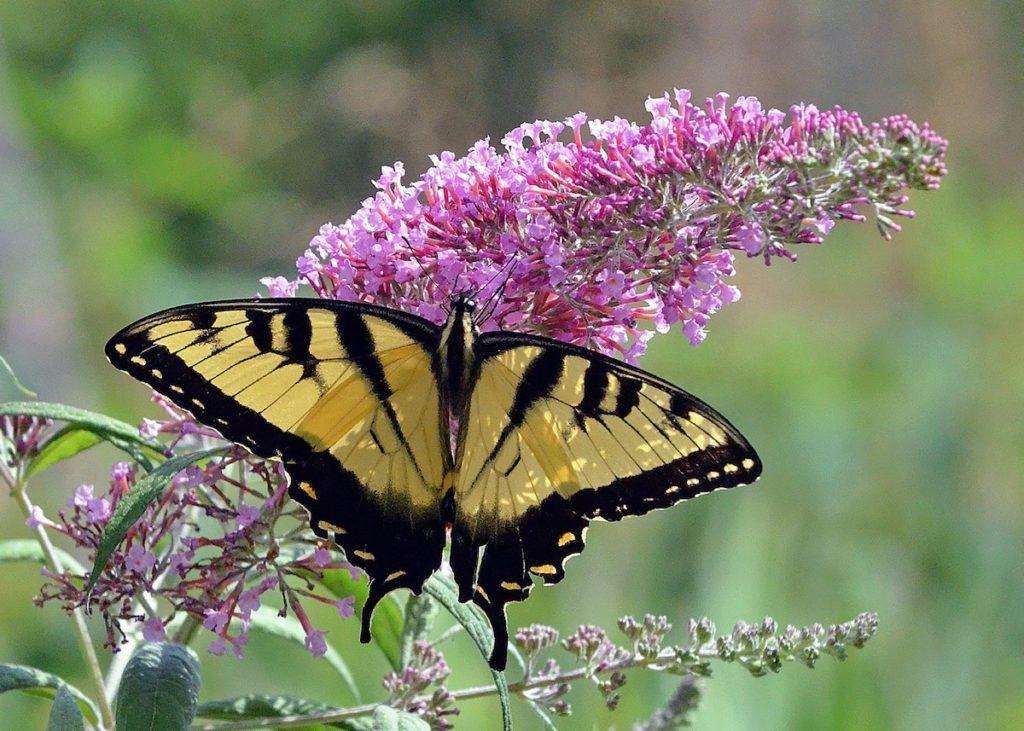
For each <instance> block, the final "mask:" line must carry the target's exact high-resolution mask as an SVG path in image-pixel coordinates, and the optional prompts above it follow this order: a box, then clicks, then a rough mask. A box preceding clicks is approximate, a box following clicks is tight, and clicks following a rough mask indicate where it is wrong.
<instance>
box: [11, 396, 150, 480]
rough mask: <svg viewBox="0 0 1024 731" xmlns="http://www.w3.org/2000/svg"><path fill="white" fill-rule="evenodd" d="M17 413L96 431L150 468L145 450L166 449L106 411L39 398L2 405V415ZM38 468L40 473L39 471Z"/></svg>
mask: <svg viewBox="0 0 1024 731" xmlns="http://www.w3.org/2000/svg"><path fill="white" fill-rule="evenodd" d="M17 415H21V416H38V417H40V418H44V419H53V420H54V421H64V422H67V423H68V424H69V425H70V426H74V427H77V428H79V429H83V430H85V431H88V432H92V433H93V434H96V435H97V436H99V437H100V438H102V439H104V440H106V441H108V442H110V443H111V444H113V445H114V446H115V447H117V448H118V449H120V450H122V451H124V452H127V453H128V454H129V455H131V457H132V458H133V459H135V461H137V462H138V463H139V464H141V465H142V466H143V467H144V468H145V469H146V470H150V469H152V467H153V461H152V460H151V459H150V458H149V457H148V456H147V454H146V452H145V450H147V449H149V450H153V451H155V452H157V453H161V452H162V451H163V445H162V444H160V443H159V442H157V441H154V440H152V439H146V438H145V437H143V436H142V435H141V434H139V430H138V429H137V428H136V427H134V426H132V425H131V424H127V423H125V422H123V421H120V420H119V419H114V418H113V417H110V416H106V415H105V414H98V413H96V412H95V411H87V410H85V409H78V408H75V407H74V406H66V405H64V404H52V403H46V402H39V401H9V402H7V403H3V404H0V416H17ZM35 471H37V472H38V470H35Z"/></svg>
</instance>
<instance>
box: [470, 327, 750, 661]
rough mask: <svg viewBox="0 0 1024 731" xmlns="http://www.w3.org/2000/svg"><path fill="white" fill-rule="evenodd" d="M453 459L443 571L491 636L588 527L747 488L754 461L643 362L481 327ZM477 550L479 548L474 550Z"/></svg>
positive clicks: (556, 573)
mask: <svg viewBox="0 0 1024 731" xmlns="http://www.w3.org/2000/svg"><path fill="white" fill-rule="evenodd" d="M476 360H477V368H476V371H475V375H474V380H473V389H472V392H471V395H470V399H469V405H468V407H467V409H466V412H467V413H466V414H465V415H464V417H463V418H462V420H461V422H462V426H461V428H460V433H459V444H458V445H457V451H456V460H455V464H456V470H457V478H456V480H455V484H456V488H455V490H456V494H455V501H456V516H457V517H456V522H455V525H454V528H453V531H452V550H451V563H452V568H453V571H454V573H455V579H456V582H457V583H458V585H459V592H460V599H462V600H463V601H466V600H469V599H472V600H473V601H474V602H475V603H476V604H478V605H479V606H480V607H481V608H482V609H483V610H484V612H485V613H486V614H487V616H488V619H489V620H490V622H491V625H492V626H493V627H494V632H495V646H494V650H493V653H492V656H491V665H492V666H493V667H504V664H505V653H506V652H507V642H508V630H507V627H506V619H505V605H506V604H507V603H508V602H511V601H521V600H523V599H525V598H526V597H527V595H528V594H529V592H530V589H531V585H532V581H531V575H533V576H538V577H540V578H541V579H543V580H544V582H545V583H548V584H553V583H556V582H558V581H560V580H561V579H562V578H563V576H564V575H565V573H564V563H565V561H566V559H567V558H568V557H570V556H573V555H575V554H578V553H580V552H581V551H582V550H583V547H584V538H585V531H586V528H587V524H588V522H589V521H591V520H594V519H601V520H619V519H621V518H623V517H625V516H628V515H642V514H644V513H647V512H649V511H651V510H656V509H658V508H667V507H669V506H671V505H674V504H676V503H678V502H680V501H682V500H687V499H689V498H692V497H695V496H697V495H700V494H701V493H705V492H709V491H711V490H715V489H719V488H725V487H734V486H737V485H743V484H747V483H750V482H753V481H754V480H755V479H757V477H758V475H760V473H761V462H760V460H759V459H758V457H757V454H756V453H755V452H754V450H753V448H752V447H751V446H750V444H749V443H748V442H747V440H746V439H745V438H744V437H743V436H742V435H741V434H740V433H739V432H738V431H737V430H736V429H735V427H733V426H732V425H731V424H730V423H729V422H728V421H727V420H726V419H725V417H723V416H722V415H721V414H719V413H718V412H717V411H715V410H714V409H712V408H711V407H710V406H708V405H707V404H705V403H704V402H703V401H701V400H699V399H697V398H696V397H694V396H691V395H690V394H688V393H686V392H684V391H682V390H680V389H678V388H676V387H675V386H673V385H672V384H670V383H668V382H666V381H664V380H662V379H659V378H657V377H655V376H653V375H651V374H649V373H646V372H644V371H642V370H640V369H638V368H633V367H631V366H628V365H625V364H623V363H620V362H619V361H616V360H613V359H611V358H609V357H606V356H604V355H601V354H599V353H595V352H593V351H590V350H587V349H585V348H581V347H578V346H574V345H570V344H566V343H561V342H558V341H555V340H550V339H548V338H542V337H535V336H527V335H521V334H511V333H500V332H499V333H486V334H483V335H481V336H480V339H479V341H478V342H477V345H476ZM481 548H482V552H481V551H480V549H481Z"/></svg>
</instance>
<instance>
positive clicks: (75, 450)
mask: <svg viewBox="0 0 1024 731" xmlns="http://www.w3.org/2000/svg"><path fill="white" fill-rule="evenodd" d="M102 441H103V437H101V436H100V435H99V434H96V433H95V432H91V431H86V430H85V429H80V428H78V427H77V426H71V425H68V426H66V427H64V428H63V429H61V430H60V431H59V432H57V433H56V434H54V435H53V436H52V437H50V439H48V440H47V441H46V444H44V445H43V448H42V449H40V450H39V454H37V455H36V456H35V459H33V460H32V462H31V464H29V466H28V470H26V472H25V476H26V477H31V476H32V475H34V474H36V473H37V472H42V471H43V470H45V469H46V468H47V467H49V466H50V465H54V464H57V463H58V462H60V461H62V460H65V459H68V458H69V457H74V456H75V455H76V454H79V453H81V452H84V451H85V450H87V449H88V448H89V447H93V446H95V445H97V444H99V443H100V442H102Z"/></svg>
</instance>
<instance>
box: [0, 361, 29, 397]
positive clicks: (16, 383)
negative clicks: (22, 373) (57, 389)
mask: <svg viewBox="0 0 1024 731" xmlns="http://www.w3.org/2000/svg"><path fill="white" fill-rule="evenodd" d="M0 367H3V370H5V371H7V375H8V376H10V377H11V381H13V382H14V387H15V388H16V389H18V390H19V391H21V392H22V393H23V394H25V395H26V396H28V397H29V398H35V397H36V395H37V394H36V392H35V391H30V390H29V389H27V388H25V387H24V386H23V385H21V381H19V380H18V377H17V376H16V375H14V369H13V368H11V364H10V363H8V362H7V360H6V359H5V358H4V357H3V356H2V355H0Z"/></svg>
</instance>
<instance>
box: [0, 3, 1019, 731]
mask: <svg viewBox="0 0 1024 731" xmlns="http://www.w3.org/2000/svg"><path fill="white" fill-rule="evenodd" d="M1022 16H1024V5H1021V4H1020V3H1019V2H1017V1H1016V0H988V1H986V0H981V1H979V2H975V3H961V2H959V1H958V0H936V1H934V2H927V1H923V0H906V1H903V2H895V3H886V2H868V3H854V4H850V3H842V2H830V1H829V0H770V1H769V2H759V3H745V2H738V1H737V0H715V1H714V2H711V1H709V0H698V1H696V2H687V3H665V2H654V1H653V0H647V1H643V2H634V3H622V2H615V1H608V2H592V3H587V2H565V3H558V4H555V3H542V2H536V1H534V0H521V1H520V2H515V3H503V2H486V1H480V2H465V3H444V2H436V1H435V2H401V1H399V0H378V1H377V2H373V3H362V2H323V1H314V0H308V1H306V2H302V3H282V2H266V1H262V0H261V1H255V0H254V1H250V2H234V1H229V2H218V3H204V2H173V3H150V2H144V1H143V0H124V1H122V2H119V3H98V2H85V1H81V0H74V1H66V2H59V1H57V0H5V2H3V3H2V4H0V43H2V48H0V354H2V355H3V356H4V357H5V358H7V359H8V360H9V361H10V362H11V363H12V365H13V366H14V368H15V369H16V371H17V373H18V374H19V375H20V377H21V379H22V380H23V381H25V382H26V385H28V386H29V387H30V388H33V389H35V390H36V391H38V392H39V395H40V397H41V398H42V399H45V400H49V401H64V402H67V403H70V404H74V405H77V406H81V407H86V408H91V409H96V410H101V411H108V412H110V413H113V414H115V415H116V416H119V417H121V418H123V419H126V420H128V421H131V422H137V421H139V420H140V419H141V418H142V416H144V415H148V416H153V415H155V410H154V407H153V406H152V405H151V404H150V403H148V401H147V395H148V394H147V392H146V389H145V388H143V387H142V386H140V385H139V384H136V383H134V382H132V381H130V379H128V378H127V377H126V376H123V375H121V374H119V373H117V372H115V371H114V370H113V369H112V368H110V367H109V365H108V364H107V363H106V362H105V360H104V358H103V355H102V346H103V343H104V342H105V341H106V339H107V337H108V336H109V335H110V333H112V332H113V331H114V330H115V329H117V328H118V327H120V326H122V325H124V324H125V323H126V322H128V321H130V320H132V319H134V318H136V317H138V316H141V315H143V314H147V313H149V312H152V311H154V310H156V309H158V308H161V307H164V306H169V305H172V304H179V303H183V302H187V301H192V300H199V299H214V298H224V297H231V296H247V295H251V294H253V293H255V292H256V291H258V289H259V287H258V284H257V282H258V279H259V277H262V276H267V275H276V274H286V275H289V276H290V275H291V274H292V272H293V262H294V260H295V259H296V257H297V256H299V255H300V254H301V253H302V251H303V250H304V248H305V245H306V243H307V242H308V240H309V239H310V237H311V236H313V235H314V234H315V233H316V230H317V228H318V226H319V225H320V224H321V223H323V222H325V221H341V220H343V219H345V218H346V217H348V216H349V215H350V214H351V213H352V212H353V211H354V210H355V209H356V207H357V205H358V202H359V201H360V200H361V199H362V198H364V197H366V196H367V195H370V194H371V192H372V188H371V185H370V183H369V181H370V180H371V179H372V178H374V177H376V175H377V174H378V172H379V169H380V166H381V165H385V164H391V163H392V162H393V161H395V160H403V161H404V162H405V163H406V165H407V169H408V171H409V173H410V177H415V176H416V175H418V174H419V173H420V172H422V171H423V170H424V169H425V167H426V166H427V165H428V160H427V156H428V155H429V154H430V153H436V152H440V151H442V150H452V151H455V152H456V153H461V152H463V151H464V150H465V149H466V148H468V147H469V146H470V145H472V143H473V142H474V141H475V140H477V139H479V138H481V137H484V136H487V135H489V136H490V137H491V138H492V139H495V140H497V139H500V137H501V135H502V134H503V133H504V132H505V131H507V130H508V129H510V128H511V127H514V126H516V125H518V124H519V123H520V122H523V121H532V120H534V119H538V118H542V119H561V118H563V117H565V116H567V115H569V114H572V113H574V112H576V111H577V110H581V109H582V110H585V111H587V112H588V113H589V114H590V115H591V116H592V117H602V118H609V117H611V116H613V115H616V114H618V115H621V116H624V117H627V118H631V119H635V120H638V121H641V122H642V121H644V120H645V119H646V118H647V115H646V113H645V112H644V109H643V103H644V99H645V98H646V97H647V96H648V95H659V94H661V93H662V92H663V91H665V90H670V89H672V88H673V87H677V86H679V87H688V88H691V89H692V90H693V91H694V94H695V96H697V97H698V98H702V97H704V96H708V95H711V94H714V93H715V92H718V91H719V90H725V91H728V92H730V93H731V94H732V95H733V96H734V97H735V96H738V95H756V96H758V97H760V98H761V100H762V102H763V103H764V104H765V106H766V107H767V106H776V107H779V108H782V109H786V108H788V106H789V105H790V104H792V103H795V102H799V101H807V102H812V103H815V104H817V105H819V106H822V107H828V106H831V105H833V104H841V105H843V106H845V107H847V108H850V109H854V110H857V111H859V112H860V113H861V114H862V116H863V117H864V118H865V119H868V120H871V119H877V118H879V117H881V116H883V115H887V114H891V113H896V112H907V113H909V114H910V115H911V116H912V117H913V118H914V119H915V120H917V121H924V120H927V121H929V122H931V123H932V125H933V126H934V127H935V128H936V129H937V130H938V131H939V132H940V133H941V134H943V135H945V136H947V137H948V138H949V139H950V141H951V147H950V155H949V160H948V164H949V169H950V171H951V172H950V175H949V177H948V178H947V180H946V181H945V183H944V185H943V187H942V190H941V191H939V192H935V193H929V194H923V193H916V194H914V196H913V198H912V201H911V207H912V208H914V209H916V210H917V211H918V217H917V218H916V219H914V220H912V221H907V222H905V231H904V232H903V233H902V234H900V235H899V236H898V237H897V238H896V240H895V241H893V242H892V243H886V242H884V241H882V240H881V239H880V238H879V237H878V235H877V233H876V232H875V230H874V228H873V226H872V225H871V224H867V225H860V226H858V225H854V224H851V223H843V224H841V225H839V226H837V228H836V230H835V231H834V232H833V233H832V234H831V236H830V237H829V238H828V240H827V242H826V243H825V245H823V246H821V247H814V248H804V249H803V250H801V251H800V260H799V261H798V262H797V263H795V264H790V263H788V262H784V261H783V262H776V263H775V264H774V265H773V266H772V267H770V268H765V267H763V266H762V265H761V264H759V263H758V262H757V261H755V260H750V261H747V260H743V261H740V262H739V273H738V276H737V277H736V283H737V284H738V285H739V286H740V287H741V289H742V290H743V299H742V300H741V301H740V302H739V303H737V304H735V305H732V306H730V307H728V308H727V309H726V310H725V311H723V312H722V313H720V314H719V315H718V316H717V317H716V318H715V319H714V320H713V321H712V332H711V335H710V337H709V338H708V340H707V342H706V343H705V344H703V345H701V346H700V347H697V348H691V347H690V346H688V345H687V344H686V343H685V342H684V339H683V338H682V337H681V336H680V335H678V334H675V335H671V336H664V337H661V338H658V339H656V340H655V342H654V344H653V346H652V350H651V353H650V354H649V356H648V357H647V358H646V360H645V362H644V365H645V366H646V367H647V368H649V369H650V370H653V371H655V372H657V373H659V374H661V375H663V376H665V377H667V378H669V379H671V380H673V381H675V382H677V383H679V384H681V385H683V386H684V387H686V388H687V389H689V390H691V391H693V392H695V393H697V394H700V395H702V396H703V397H705V398H706V399H707V400H708V401H710V402H711V403H712V404H715V405H716V406H717V407H718V408H720V409H721V410H722V411H723V412H724V413H726V414H727V415H728V416H729V417H730V419H732V420H733V421H734V422H735V423H736V424H737V425H738V426H740V427H741V428H742V429H743V431H744V432H745V433H746V434H747V435H748V436H749V438H750V439H751V441H753V442H754V443H755V445H756V446H757V447H758V449H759V451H760V453H761V456H762V458H763V459H764V463H765V466H766V468H765V474H764V477H763V479H762V480H761V481H760V482H759V483H758V484H757V485H756V486H754V487H749V488H744V489H739V490H733V491H729V492H727V493H718V494H716V495H714V496H712V497H709V498H704V499H701V500H698V501H695V502H694V503H690V504H687V505H685V506H681V507H679V508H676V509H674V510H671V511H664V512H660V513H657V514H654V515H651V516H648V517H646V518H643V519H635V520H631V521H626V522H625V523H623V524H620V525H611V526H608V525H598V526H596V527H595V528H594V529H593V531H592V532H591V534H590V536H591V537H590V542H589V547H588V550H587V551H586V553H585V554H584V555H583V556H582V557H580V558H577V559H574V561H573V562H572V563H571V568H570V570H569V575H568V578H567V579H566V580H565V581H564V582H563V583H562V584H560V585H559V586H558V587H555V588H553V589H546V590H544V589H542V590H539V591H537V592H535V593H534V596H533V598H531V599H530V601H528V602H526V603H525V604H522V605H515V606H513V607H512V608H511V622H512V623H513V624H519V625H522V624H527V623H530V622H544V623H548V624H551V625H554V626H556V627H557V628H559V629H560V630H562V631H563V633H567V632H568V631H570V630H571V629H572V628H573V627H575V626H576V625H577V624H579V623H582V622H589V623H596V624H602V625H605V626H612V625H613V624H614V620H615V618H616V617H618V616H620V615H623V614H627V613H632V614H636V615H642V614H643V613H644V612H654V613H662V614H667V615H668V616H670V617H671V618H672V619H673V620H674V621H675V622H676V623H677V626H678V627H679V628H684V627H685V621H686V619H687V618H688V617H690V616H696V615H702V614H707V615H709V616H710V617H711V618H712V619H713V620H714V621H715V622H716V623H718V625H719V627H720V628H723V629H728V628H729V627H731V625H732V624H733V622H735V621H736V620H738V619H746V620H751V621H756V620H758V619H759V618H761V617H762V616H764V615H765V614H770V615H772V616H774V617H775V618H776V619H778V620H779V621H780V622H781V623H787V622H791V623H795V624H806V623H810V622H814V621H821V622H834V621H841V620H846V619H850V618H852V617H854V616H855V615H856V614H857V613H858V612H861V611H864V610H874V611H877V612H878V613H879V615H880V617H881V629H880V631H879V634H878V636H877V638H876V639H875V640H874V641H873V642H871V643H870V644H869V645H868V647H867V648H866V649H865V650H863V651H860V652H855V653H853V655H852V656H851V658H850V659H849V661H847V662H846V663H843V664H835V663H832V662H827V661H823V662H822V663H821V665H820V666H819V668H818V669H816V670H814V671H809V670H806V669H804V668H802V667H797V666H788V667H786V668H785V671H784V672H783V673H782V674H781V675H779V676H773V677H768V678H764V679H758V680H755V679H752V678H750V677H749V676H748V675H747V673H746V672H745V671H743V670H742V669H740V668H734V667H720V668H718V669H717V670H716V675H715V677H714V678H713V679H712V680H711V681H710V682H708V683H707V684H706V689H705V696H704V699H703V702H702V705H701V708H700V710H699V712H698V713H697V714H696V716H695V725H694V727H695V728H697V729H782V728H788V729H821V728H828V729H879V728H900V729H924V728H927V729H936V728H949V729H953V728H957V729H959V728H991V729H1008V728H1024V622H1022V621H1021V620H1022V618H1024V584H1022V557H1024V554H1022V548H1024V532H1022V528H1024V491H1022V474H1024V470H1022V467H1024V465H1022V461H1024V460H1022V455H1024V417H1022V414H1024V377H1022V365H1021V364H1022V360H1024V295H1022V290H1024V255H1022V253H1021V233H1020V232H1021V231H1022V230H1024V220H1022V219H1024V213H1022V211H1024V189H1022V185H1021V184H1022V179H1024V176H1022V172H1021V171H1022V170H1024V165H1022V162H1024V160H1022V150H1024V146H1022V143H1024V136H1022V135H1021V134H1020V121H1019V120H1020V118H1021V113H1022V111H1024V109H1022V106H1024V104H1022V100H1024V98H1022V85H1021V81H1022V79H1024V73H1022V71H1024V64H1022V54H1024V46H1022V45H1021V44H1020V42H1019V41H1020V37H1021V30H1022V25H1024V24H1022V19H1024V17H1022ZM0 397H3V398H8V399H9V398H15V397H17V394H16V393H15V392H14V391H13V389H12V388H11V387H10V385H9V383H8V381H7V379H6V378H4V377H0ZM114 458H115V455H114V453H113V452H107V453H104V452H102V450H101V449H97V450H93V452H91V453H89V454H88V455H86V456H84V457H83V458H80V459H77V460H75V461H74V462H72V463H71V464H70V465H66V466H64V467H63V468H62V469H61V470H54V471H52V472H49V473H47V474H46V476H45V478H44V479H42V480H40V481H39V482H38V483H37V484H36V486H35V496H36V499H37V500H39V501H40V502H41V503H43V505H44V506H52V507H56V506H57V505H59V504H60V503H61V502H63V500H65V499H66V497H67V495H68V494H69V493H70V491H71V490H72V489H73V487H74V486H75V485H76V484H78V483H82V482H95V483H103V482H104V480H105V479H106V476H107V474H108V471H107V470H108V465H109V463H110V461H112V460H113V459H114ZM0 535H2V536H3V537H27V536H26V533H25V531H24V529H23V523H22V518H21V516H20V514H18V513H17V511H16V510H15V508H14V505H13V504H12V503H11V502H10V501H9V500H7V499H6V498H5V497H4V496H2V495H0ZM39 584H40V578H39V576H38V567H36V566H20V565H19V566H12V565H5V566H3V567H0V594H2V596H3V597H4V598H3V601H2V602H0V627H2V630H0V661H8V662H19V663H25V664H32V665H37V666H39V667H42V668H44V669H47V670H51V671H54V672H58V673H60V674H63V675H64V676H65V677H67V678H68V679H69V680H70V681H72V682H78V683H79V684H83V685H84V676H83V673H82V670H81V666H80V664H79V660H78V659H77V654H76V652H75V651H74V646H73V641H72V638H71V635H70V633H69V630H68V626H67V625H68V623H67V621H66V620H65V618H64V617H63V615H62V614H61V612H60V610H59V609H58V608H57V607H55V606H47V607H45V608H44V609H41V610H40V609H36V608H35V607H33V605H32V597H33V595H34V594H35V592H36V591H37V589H38V586H39ZM322 622H323V623H326V624H329V625H330V630H331V632H330V639H332V640H333V641H334V642H335V643H336V645H337V646H339V647H340V648H341V649H342V651H343V654H344V655H345V656H346V657H347V658H348V659H349V661H350V662H351V664H352V665H353V667H354V668H355V669H356V671H357V673H358V675H359V677H360V680H361V682H362V685H363V688H364V691H365V695H366V697H367V698H368V699H370V700H372V699H373V698H375V697H378V695H377V694H378V693H380V692H381V691H380V686H379V678H380V676H381V675H382V674H383V672H384V671H385V669H386V668H385V664H384V661H383V659H382V658H381V657H380V656H379V653H377V651H376V650H375V649H373V648H372V647H369V648H368V647H362V646H358V645H356V644H355V637H356V628H355V622H354V621H350V622H347V623H344V622H339V621H337V620H336V617H335V619H334V620H331V619H330V618H329V617H328V616H327V615H324V617H323V618H322ZM678 638H679V639H680V640H682V638H683V631H681V632H680V634H679V635H678ZM445 651H446V653H447V655H448V659H449V661H450V663H451V665H452V666H453V667H454V676H453V681H452V687H464V686H466V685H469V684H476V683H481V682H485V681H486V680H487V674H486V673H485V672H484V666H483V663H482V661H481V660H480V659H479V657H478V656H475V651H474V650H473V649H471V647H470V644H469V642H468V640H466V638H465V637H460V638H456V639H455V640H453V641H452V642H450V643H447V644H446V645H445ZM203 664H204V671H203V674H204V688H203V699H214V698H218V697H224V696H226V695H234V694H240V693H244V692H254V691H255V692H271V693H272V692H287V693H293V694H301V695H307V696H310V697H313V698H317V699H321V700H325V701H332V700H336V699H337V691H338V689H337V683H336V680H335V677H334V675H333V673H332V672H330V671H329V670H328V669H327V668H326V667H325V665H324V664H323V663H322V661H315V660H313V659H311V658H310V657H309V656H308V655H307V654H306V653H305V652H304V651H302V650H301V649H297V648H295V647H293V646H290V645H287V644H284V643H283V642H282V641H280V640H273V639H260V638H254V639H253V642H252V644H251V645H250V656H249V657H248V658H247V659H245V660H244V661H238V660H235V659H233V658H214V657H212V656H204V658H203ZM673 688H674V682H673V680H672V679H671V678H652V677H648V676H645V675H643V674H638V673H634V674H633V676H631V680H630V684H629V685H627V687H626V688H625V689H624V700H623V703H622V705H621V707H620V708H619V710H618V711H616V712H614V713H610V712H608V711H606V710H604V708H603V706H602V705H601V703H600V700H599V698H598V694H597V693H596V691H594V690H593V689H591V688H588V687H586V686H585V685H581V686H579V687H578V688H577V689H576V690H575V691H574V694H573V696H572V697H571V698H570V700H571V701H572V702H573V704H574V706H575V709H576V715H575V716H574V718H572V719H569V720H567V721H566V722H565V725H564V727H565V728H595V729H602V728H612V727H615V728H628V727H629V726H630V725H631V724H632V723H633V722H634V721H636V720H640V719H643V718H646V717H647V715H649V713H650V712H651V710H653V709H654V708H655V707H656V706H658V705H660V704H661V703H663V702H664V701H665V700H666V699H667V698H668V696H669V695H670V694H671V692H672V690H673ZM47 712H48V704H47V703H45V702H44V701H41V700H36V699H31V698H28V697H25V696H21V695H12V694H6V695H3V696H0V717H3V718H4V725H6V726H7V727H9V728H22V727H42V725H43V724H44V723H45V720H44V719H45V717H46V714H47ZM463 714H464V715H463V718H462V720H461V721H460V727H462V728H492V727H495V726H494V724H496V723H497V721H496V720H495V719H496V716H495V714H496V704H495V703H494V702H493V701H492V700H478V701H471V702H466V703H465V704H463ZM517 714H518V715H519V720H520V721H522V726H521V727H522V728H535V727H538V722H537V720H536V718H535V717H531V715H530V714H529V712H528V711H526V710H525V709H524V708H523V707H522V705H521V704H518V710H517Z"/></svg>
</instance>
